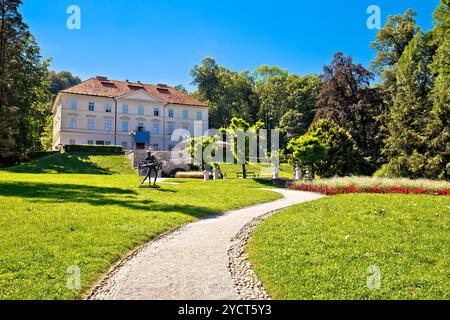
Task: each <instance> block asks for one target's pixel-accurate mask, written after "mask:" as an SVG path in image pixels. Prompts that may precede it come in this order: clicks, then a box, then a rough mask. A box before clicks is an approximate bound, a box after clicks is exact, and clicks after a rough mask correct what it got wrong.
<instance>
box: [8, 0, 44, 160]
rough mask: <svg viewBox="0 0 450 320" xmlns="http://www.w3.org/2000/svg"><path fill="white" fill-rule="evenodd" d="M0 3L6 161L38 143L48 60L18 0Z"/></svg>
mask: <svg viewBox="0 0 450 320" xmlns="http://www.w3.org/2000/svg"><path fill="white" fill-rule="evenodd" d="M0 4H1V7H0V22H1V24H0V113H1V114H2V117H0V162H3V163H6V162H9V161H11V159H12V158H20V157H23V156H24V155H25V154H26V153H27V152H29V151H32V150H36V149H38V148H39V147H40V143H39V129H40V126H41V124H42V122H41V120H42V118H43V112H42V108H40V104H41V103H42V102H45V101H47V100H48V82H47V65H48V61H46V60H43V59H42V57H41V55H40V49H39V46H38V45H37V43H36V41H35V39H34V37H33V36H32V34H31V33H30V32H29V31H28V26H27V25H26V24H25V23H24V22H23V19H22V16H21V14H20V13H19V6H20V5H21V4H22V1H21V0H1V1H0ZM44 118H45V117H44Z"/></svg>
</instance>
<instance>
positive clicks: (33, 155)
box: [27, 151, 59, 160]
mask: <svg viewBox="0 0 450 320" xmlns="http://www.w3.org/2000/svg"><path fill="white" fill-rule="evenodd" d="M56 153H59V151H39V152H31V153H29V154H28V155H27V160H34V159H37V158H42V157H46V156H51V155H52V154H56Z"/></svg>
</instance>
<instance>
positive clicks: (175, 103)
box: [52, 76, 209, 151]
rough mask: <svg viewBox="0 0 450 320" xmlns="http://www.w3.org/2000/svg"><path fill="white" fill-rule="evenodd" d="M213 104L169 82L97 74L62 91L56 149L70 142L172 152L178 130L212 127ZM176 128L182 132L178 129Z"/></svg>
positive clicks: (55, 106) (55, 124) (55, 118)
mask: <svg viewBox="0 0 450 320" xmlns="http://www.w3.org/2000/svg"><path fill="white" fill-rule="evenodd" d="M208 110H209V106H208V105H206V104H204V103H202V102H200V101H199V100H197V99H195V98H193V97H191V96H189V95H187V94H185V93H183V92H180V91H178V90H176V89H175V88H173V87H169V86H167V85H163V84H158V85H149V84H143V83H140V82H129V81H116V80H109V79H108V78H106V77H99V76H98V77H95V78H91V79H89V80H86V81H84V82H82V83H80V84H78V85H76V86H73V87H71V88H68V89H66V90H62V91H60V92H59V93H58V95H57V97H56V99H55V102H54V104H53V109H52V112H53V149H55V150H57V149H59V148H61V146H64V145H67V144H81V145H121V146H123V147H124V148H125V149H126V150H130V149H134V148H137V149H146V148H148V147H151V148H152V149H153V150H155V151H170V150H171V149H172V148H173V147H174V146H175V145H176V144H177V143H178V142H179V141H172V140H173V139H172V138H173V136H172V133H173V132H174V131H176V130H177V129H184V130H182V132H189V134H191V135H194V127H195V128H196V130H197V132H198V131H200V130H201V131H202V133H203V132H204V131H205V130H207V129H208V128H209V124H208ZM177 132H180V130H178V131H177Z"/></svg>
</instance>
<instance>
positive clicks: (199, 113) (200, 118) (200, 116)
mask: <svg viewBox="0 0 450 320" xmlns="http://www.w3.org/2000/svg"><path fill="white" fill-rule="evenodd" d="M202 118H203V114H202V112H201V111H198V112H197V120H199V121H201V120H202Z"/></svg>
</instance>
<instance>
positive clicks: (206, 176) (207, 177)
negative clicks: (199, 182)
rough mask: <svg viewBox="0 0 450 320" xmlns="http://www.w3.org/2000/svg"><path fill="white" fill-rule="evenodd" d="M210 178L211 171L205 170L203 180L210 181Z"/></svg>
mask: <svg viewBox="0 0 450 320" xmlns="http://www.w3.org/2000/svg"><path fill="white" fill-rule="evenodd" d="M208 180H209V171H208V170H205V171H203V181H208Z"/></svg>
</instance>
